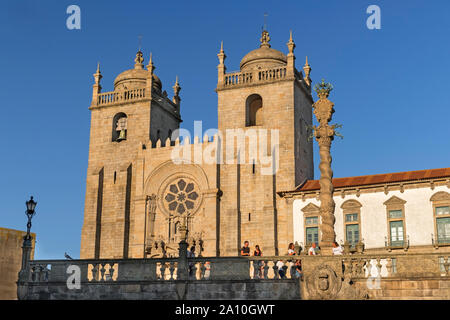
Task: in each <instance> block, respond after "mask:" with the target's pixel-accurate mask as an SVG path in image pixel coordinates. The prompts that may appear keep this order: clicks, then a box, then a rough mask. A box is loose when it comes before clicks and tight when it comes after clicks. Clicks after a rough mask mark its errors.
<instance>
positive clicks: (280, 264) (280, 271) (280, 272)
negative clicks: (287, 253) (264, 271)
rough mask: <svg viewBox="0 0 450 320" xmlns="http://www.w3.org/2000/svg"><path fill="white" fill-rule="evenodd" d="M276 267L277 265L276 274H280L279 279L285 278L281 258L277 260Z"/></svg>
mask: <svg viewBox="0 0 450 320" xmlns="http://www.w3.org/2000/svg"><path fill="white" fill-rule="evenodd" d="M277 267H278V274H279V275H280V278H281V279H285V278H286V273H285V271H284V262H283V261H281V260H278V261H277Z"/></svg>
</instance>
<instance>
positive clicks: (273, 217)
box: [80, 31, 314, 259]
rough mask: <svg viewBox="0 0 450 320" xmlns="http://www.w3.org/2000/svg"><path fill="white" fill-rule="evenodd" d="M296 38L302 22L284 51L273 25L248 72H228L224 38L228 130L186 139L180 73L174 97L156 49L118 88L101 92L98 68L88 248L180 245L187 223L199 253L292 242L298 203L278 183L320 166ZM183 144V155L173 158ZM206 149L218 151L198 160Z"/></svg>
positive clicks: (116, 254) (84, 253)
mask: <svg viewBox="0 0 450 320" xmlns="http://www.w3.org/2000/svg"><path fill="white" fill-rule="evenodd" d="M294 48H295V43H294V41H293V39H292V33H291V34H290V37H289V40H288V42H287V54H285V53H283V52H281V51H279V50H276V49H274V48H271V45H270V36H269V33H268V32H267V31H263V32H262V35H261V38H260V45H259V48H257V49H255V50H253V51H251V52H249V53H248V54H246V55H245V56H244V57H243V58H242V60H241V62H240V71H239V72H235V73H227V72H226V69H227V68H226V66H225V59H226V55H225V52H224V50H223V45H221V48H220V51H219V53H218V54H217V56H218V60H219V64H218V66H217V70H218V77H217V88H216V92H217V96H218V128H217V129H218V132H221V133H223V134H221V135H218V134H216V135H214V137H208V136H207V135H205V136H204V137H194V138H193V139H192V140H193V141H190V139H189V138H187V139H186V138H184V139H183V140H182V142H180V138H181V137H180V136H179V127H180V123H181V121H182V112H181V98H180V95H179V93H180V90H181V87H180V85H179V83H178V79H177V80H176V82H175V84H174V86H173V96H172V97H171V98H170V97H169V95H168V94H167V92H166V91H165V90H163V85H162V83H161V80H160V79H159V78H158V76H157V75H156V73H155V66H154V64H153V61H152V56H151V55H150V59H149V61H148V63H147V65H146V66H144V58H143V54H142V52H141V51H138V52H137V54H136V58H135V59H134V67H133V68H132V69H129V70H126V71H124V72H122V73H120V74H119V75H118V76H117V77H116V79H115V81H114V91H111V92H102V90H101V89H102V87H101V84H100V81H101V78H102V75H101V72H100V67H98V68H97V71H96V73H95V74H94V80H95V82H94V85H93V92H92V103H91V105H90V110H91V129H90V144H89V162H88V170H87V182H86V183H87V185H86V200H85V212H84V223H83V229H82V237H81V254H80V256H81V258H82V259H88V258H143V257H159V256H176V255H177V254H178V251H177V250H178V249H177V248H178V242H179V241H180V227H181V226H184V229H183V230H186V231H185V233H186V238H187V239H188V242H189V245H190V246H195V248H196V254H197V255H202V256H236V255H238V254H239V251H240V248H241V247H242V244H243V242H244V241H245V240H248V241H250V244H251V246H254V245H256V244H258V245H259V246H260V247H261V249H262V250H263V252H264V254H265V255H277V254H279V253H280V252H281V251H283V252H284V251H285V250H286V248H287V246H288V244H289V243H290V242H291V241H292V239H293V228H292V221H293V217H292V214H293V211H292V203H289V202H288V201H285V199H284V198H283V197H280V196H279V195H278V194H277V192H279V191H281V190H294V189H295V188H296V187H297V186H299V185H300V184H301V183H303V182H304V181H306V180H310V179H313V177H314V168H313V147H312V143H313V142H312V140H310V139H308V127H310V126H311V125H312V104H313V98H312V95H311V79H310V77H309V75H310V72H311V67H310V66H309V64H308V61H307V59H306V63H305V65H304V67H303V70H298V69H297V68H296V67H295V55H294ZM229 132H235V133H236V132H237V133H238V134H235V135H234V136H233V135H230V134H225V133H229ZM255 132H256V133H268V134H267V135H268V136H267V139H266V141H268V140H270V141H271V143H270V146H268V147H266V146H263V145H262V144H260V145H259V151H260V152H263V153H264V154H265V155H266V158H269V160H273V161H270V164H269V166H271V168H272V170H269V173H267V170H264V169H267V168H265V167H264V166H265V164H264V163H263V161H261V159H263V158H261V157H258V156H255V153H252V152H251V149H252V148H251V147H249V146H250V145H251V144H252V143H251V142H252V137H254V135H253V134H254V133H255ZM242 137H243V138H242ZM234 138H236V142H237V143H236V144H235V139H234ZM239 139H242V141H243V142H244V143H243V145H240V144H239V143H238V141H239ZM261 141H262V140H261ZM266 145H267V144H266ZM178 149H183V151H184V152H183V158H182V161H175V160H174V153H177V150H178ZM263 149H264V150H263ZM191 151H192V152H191ZM199 151H200V152H199ZM199 154H200V156H202V155H205V154H208V155H209V156H210V158H212V159H213V160H215V161H198V155H199ZM244 158H245V161H243V159H244ZM224 159H226V161H225V160H224ZM266 167H267V166H266ZM269 169H270V168H269Z"/></svg>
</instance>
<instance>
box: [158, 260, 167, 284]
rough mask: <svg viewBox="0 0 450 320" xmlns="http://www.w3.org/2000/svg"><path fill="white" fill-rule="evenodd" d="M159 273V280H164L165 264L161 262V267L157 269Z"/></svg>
mask: <svg viewBox="0 0 450 320" xmlns="http://www.w3.org/2000/svg"><path fill="white" fill-rule="evenodd" d="M159 271H160V272H161V278H160V280H166V263H165V262H161V267H160V268H159Z"/></svg>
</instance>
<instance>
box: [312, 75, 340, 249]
mask: <svg viewBox="0 0 450 320" xmlns="http://www.w3.org/2000/svg"><path fill="white" fill-rule="evenodd" d="M314 90H315V91H316V92H317V95H318V96H319V100H318V101H317V102H316V103H314V104H313V108H314V114H315V116H316V118H317V121H318V122H319V126H314V135H315V138H316V140H317V142H318V144H319V155H320V164H319V169H320V181H319V183H320V196H319V199H320V216H321V224H320V230H321V232H322V237H321V241H320V247H321V251H322V253H324V254H331V248H332V244H333V242H334V241H335V238H336V234H335V232H334V223H335V217H334V209H335V203H334V200H333V192H334V188H333V184H332V178H333V171H332V170H331V154H330V148H331V142H332V141H333V139H334V136H335V130H334V129H335V127H336V125H329V122H330V121H331V118H332V115H333V112H334V109H333V106H334V103H332V102H331V101H330V100H328V95H329V94H330V91H331V90H333V86H332V85H331V84H329V83H325V82H324V80H322V83H320V84H316V86H315V87H314Z"/></svg>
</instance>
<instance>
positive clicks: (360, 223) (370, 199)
mask: <svg viewBox="0 0 450 320" xmlns="http://www.w3.org/2000/svg"><path fill="white" fill-rule="evenodd" d="M333 186H334V189H335V191H334V192H335V193H334V201H335V203H336V209H335V217H336V222H335V233H336V241H337V242H339V243H342V244H343V243H345V242H347V243H348V244H349V245H350V246H351V247H353V248H354V247H356V244H357V243H358V242H362V243H363V244H364V248H365V250H369V251H372V250H377V249H378V250H379V249H383V250H395V249H400V250H407V251H422V250H429V249H431V248H434V249H433V250H447V249H449V248H445V247H446V246H449V247H450V168H442V169H431V170H421V171H409V172H400V173H388V174H377V175H369V176H359V177H349V178H336V179H333ZM319 190H320V185H319V180H308V181H305V183H303V184H302V185H300V186H299V187H297V188H296V189H295V190H292V191H287V192H280V193H279V194H280V196H283V197H285V198H291V197H292V198H293V236H294V241H296V242H298V243H299V244H301V245H303V247H306V248H307V247H308V246H309V245H310V243H312V242H316V243H319V245H320V241H321V232H320V214H319V207H320V201H319Z"/></svg>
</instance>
